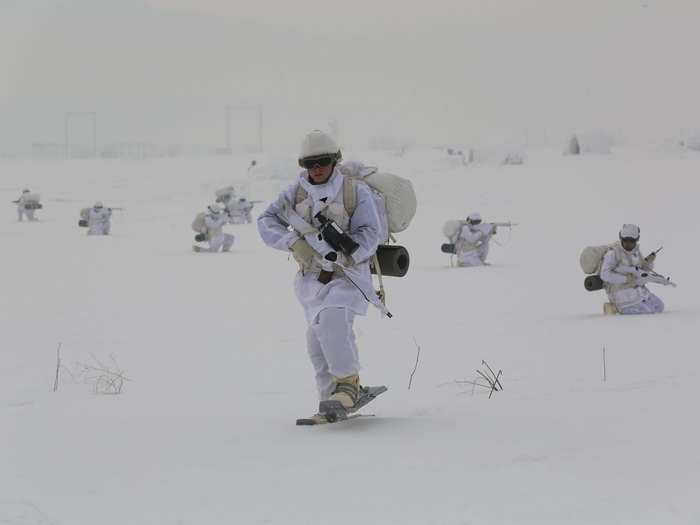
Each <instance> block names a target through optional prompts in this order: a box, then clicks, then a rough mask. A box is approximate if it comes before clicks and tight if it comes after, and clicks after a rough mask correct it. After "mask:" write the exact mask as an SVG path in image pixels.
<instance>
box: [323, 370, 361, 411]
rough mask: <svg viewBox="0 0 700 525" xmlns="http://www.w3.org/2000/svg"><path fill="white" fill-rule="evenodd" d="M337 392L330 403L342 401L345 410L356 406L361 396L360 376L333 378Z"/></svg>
mask: <svg viewBox="0 0 700 525" xmlns="http://www.w3.org/2000/svg"><path fill="white" fill-rule="evenodd" d="M333 381H334V382H335V390H333V393H332V394H331V397H330V399H329V401H340V403H341V404H342V405H343V407H344V408H346V409H349V408H352V407H353V406H355V403H357V398H358V397H359V396H360V376H359V375H357V374H355V375H351V376H347V377H335V376H334V377H333Z"/></svg>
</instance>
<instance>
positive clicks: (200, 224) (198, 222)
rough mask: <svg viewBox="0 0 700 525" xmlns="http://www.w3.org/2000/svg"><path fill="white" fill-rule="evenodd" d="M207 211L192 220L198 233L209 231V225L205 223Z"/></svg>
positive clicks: (194, 229) (193, 226)
mask: <svg viewBox="0 0 700 525" xmlns="http://www.w3.org/2000/svg"><path fill="white" fill-rule="evenodd" d="M205 215H206V213H205V212H203V211H202V212H200V213H198V214H197V216H196V217H195V218H194V220H193V221H192V230H193V231H194V232H196V233H207V225H206V224H205V223H204V217H205Z"/></svg>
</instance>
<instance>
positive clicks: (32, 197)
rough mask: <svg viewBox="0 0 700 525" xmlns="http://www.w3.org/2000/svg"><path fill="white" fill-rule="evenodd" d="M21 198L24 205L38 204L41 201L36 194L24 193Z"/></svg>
mask: <svg viewBox="0 0 700 525" xmlns="http://www.w3.org/2000/svg"><path fill="white" fill-rule="evenodd" d="M23 197H24V203H25V204H29V203H33V204H39V201H40V200H41V196H40V195H39V194H38V193H25V194H24V195H23Z"/></svg>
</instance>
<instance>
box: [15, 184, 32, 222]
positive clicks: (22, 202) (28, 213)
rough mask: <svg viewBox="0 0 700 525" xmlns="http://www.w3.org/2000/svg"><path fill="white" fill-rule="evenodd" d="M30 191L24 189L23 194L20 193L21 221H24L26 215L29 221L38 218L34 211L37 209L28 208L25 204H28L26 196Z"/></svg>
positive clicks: (18, 207) (19, 212)
mask: <svg viewBox="0 0 700 525" xmlns="http://www.w3.org/2000/svg"><path fill="white" fill-rule="evenodd" d="M29 193H30V192H29V190H24V191H23V192H22V195H20V197H19V199H18V200H17V220H18V221H19V222H22V220H23V218H24V216H26V217H27V220H28V221H35V220H36V218H35V217H34V211H35V210H28V209H26V208H25V207H24V206H25V205H26V204H27V201H26V200H25V196H26V195H28V194H29Z"/></svg>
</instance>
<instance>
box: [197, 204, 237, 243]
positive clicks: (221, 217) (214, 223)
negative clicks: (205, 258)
mask: <svg viewBox="0 0 700 525" xmlns="http://www.w3.org/2000/svg"><path fill="white" fill-rule="evenodd" d="M228 222H229V217H228V215H226V214H225V213H213V212H211V211H210V212H209V213H207V214H206V215H205V216H204V224H205V225H206V227H207V241H208V242H209V248H208V249H202V250H200V251H205V252H218V251H219V250H221V251H223V252H228V251H230V250H231V248H232V247H233V242H234V240H235V237H234V236H233V235H231V234H230V233H224V231H223V227H224V225H225V224H227V223H228Z"/></svg>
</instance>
